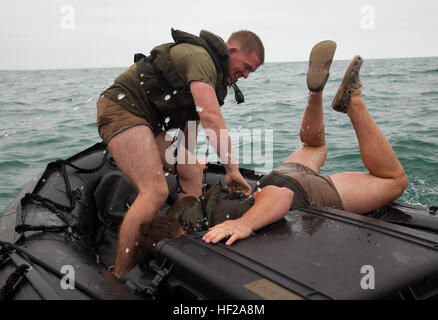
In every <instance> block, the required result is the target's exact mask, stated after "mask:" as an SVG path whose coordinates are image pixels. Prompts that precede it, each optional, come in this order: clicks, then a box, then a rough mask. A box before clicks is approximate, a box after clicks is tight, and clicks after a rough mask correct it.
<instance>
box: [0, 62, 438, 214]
mask: <svg viewBox="0 0 438 320" xmlns="http://www.w3.org/2000/svg"><path fill="white" fill-rule="evenodd" d="M365 58H366V57H365ZM347 64H348V61H334V62H333V65H332V68H331V75H330V78H329V81H328V83H327V85H326V88H325V91H324V92H325V93H324V100H323V103H324V116H325V128H326V140H327V146H328V150H329V152H328V157H327V160H326V164H325V166H324V168H323V170H322V174H331V173H336V172H341V171H365V168H364V166H363V165H362V162H361V160H360V155H359V148H358V144H357V140H356V137H355V134H354V131H353V128H352V126H351V123H350V121H349V119H348V117H347V116H345V115H343V114H339V113H337V112H335V111H333V110H332V109H331V101H332V99H333V97H334V94H335V93H336V90H337V88H338V86H339V84H340V81H341V79H342V76H343V74H344V71H345V68H346V66H347ZM124 69H125V68H108V69H77V70H38V71H0V213H1V212H3V210H4V209H5V208H6V207H7V205H8V204H9V203H10V202H11V201H12V200H13V199H14V198H15V197H16V196H17V195H18V194H19V192H20V190H21V189H22V188H23V187H24V186H25V185H26V184H27V183H28V182H29V181H30V180H31V179H32V178H33V176H35V175H36V174H38V173H40V172H42V171H43V170H44V169H45V167H46V165H47V163H48V162H50V161H54V160H56V159H62V158H67V157H69V156H71V155H73V154H75V153H78V152H79V151H81V150H83V149H85V148H87V147H89V146H91V145H92V144H94V143H96V142H99V141H100V137H99V135H98V133H97V129H96V107H95V105H96V100H97V98H98V97H99V95H100V93H101V92H102V90H103V89H105V88H106V87H107V86H108V85H109V84H110V83H112V81H113V80H114V78H115V77H116V76H117V75H118V74H120V73H121V72H122V71H123V70H124ZM306 72H307V62H287V63H267V64H266V65H264V66H262V67H260V68H259V70H258V71H257V72H256V73H254V74H252V75H251V76H250V77H249V78H248V79H246V80H239V86H240V88H241V90H242V92H243V93H244V95H245V100H246V102H245V103H244V104H241V105H237V104H236V102H235V101H234V97H233V96H234V94H233V92H232V90H230V91H229V95H228V97H227V100H226V103H225V105H224V106H223V107H222V112H223V115H224V118H225V120H226V122H227V125H228V128H229V129H232V130H234V132H236V134H237V137H238V138H239V135H240V134H242V132H246V133H248V132H249V134H250V136H251V137H252V138H251V140H250V141H248V139H245V138H242V139H237V140H236V139H233V140H234V141H235V142H236V143H235V144H234V150H236V149H237V148H239V154H240V158H239V162H240V166H241V167H247V168H255V169H259V168H260V166H261V164H263V163H264V167H265V168H267V169H269V166H271V167H272V166H276V165H278V164H279V163H281V161H282V160H283V159H284V158H286V157H287V156H288V155H289V154H291V153H292V152H293V151H294V150H296V149H297V148H298V147H299V145H300V140H299V128H300V122H301V117H302V115H303V111H304V107H305V105H306V99H307V87H306ZM361 79H362V83H363V85H364V87H363V93H364V97H365V100H366V102H367V105H368V109H369V110H370V112H371V114H372V116H373V117H374V119H375V121H376V123H377V124H378V125H379V126H380V128H381V129H382V131H383V132H384V134H385V135H386V136H387V137H388V139H389V141H390V143H391V144H392V146H393V148H394V150H395V152H396V154H397V156H398V157H399V159H400V162H401V163H402V165H403V167H404V169H405V171H406V173H407V175H408V179H409V186H408V188H407V190H406V191H405V193H404V194H403V196H402V197H401V198H400V199H399V200H400V201H402V202H407V203H410V204H416V205H422V206H427V207H428V206H433V205H438V112H437V110H438V57H435V58H412V59H382V60H366V59H365V62H364V65H363V67H362V70H361ZM257 132H260V134H261V139H259V140H260V141H259V142H258V141H255V140H257V139H256V138H255V137H256V136H257ZM242 135H243V136H244V134H242ZM271 136H272V139H270V137H271ZM266 139H267V140H266ZM199 146H200V147H199V151H200V152H199V153H200V156H203V155H204V153H205V150H206V145H205V140H204V138H203V135H202V133H201V134H200V137H199ZM251 146H252V147H253V151H252V152H251ZM248 148H249V149H248ZM257 148H258V149H257ZM254 149H257V150H261V152H255V151H254ZM248 150H249V153H250V154H251V156H250V157H249V158H248V156H247V155H248V152H247V151H248ZM212 153H214V152H213V150H212V148H210V152H209V154H210V155H212ZM268 158H271V160H269V161H268V160H266V159H268ZM212 160H214V157H212Z"/></svg>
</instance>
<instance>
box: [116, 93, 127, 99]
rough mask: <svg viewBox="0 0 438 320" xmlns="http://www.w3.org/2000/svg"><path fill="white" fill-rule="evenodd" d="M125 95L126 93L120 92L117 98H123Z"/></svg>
mask: <svg viewBox="0 0 438 320" xmlns="http://www.w3.org/2000/svg"><path fill="white" fill-rule="evenodd" d="M124 97H125V94H124V93H119V95H118V96H117V99H119V100H122V99H123V98H124Z"/></svg>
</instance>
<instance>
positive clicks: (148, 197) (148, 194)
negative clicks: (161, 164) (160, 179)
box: [136, 182, 169, 210]
mask: <svg viewBox="0 0 438 320" xmlns="http://www.w3.org/2000/svg"><path fill="white" fill-rule="evenodd" d="M168 196H169V188H168V187H167V184H166V182H164V183H157V184H154V185H153V188H145V189H143V190H139V192H138V196H137V199H136V201H137V200H138V201H141V202H143V203H145V205H147V206H152V207H153V208H155V209H156V210H158V209H159V208H160V207H161V206H162V205H163V204H164V203H165V202H166V200H167V197H168Z"/></svg>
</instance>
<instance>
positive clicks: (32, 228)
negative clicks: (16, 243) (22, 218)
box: [15, 224, 69, 233]
mask: <svg viewBox="0 0 438 320" xmlns="http://www.w3.org/2000/svg"><path fill="white" fill-rule="evenodd" d="M68 228H69V226H44V225H41V226H32V225H28V224H20V225H18V226H16V227H15V232H17V233H23V232H26V231H44V232H60V231H65V230H66V229H68Z"/></svg>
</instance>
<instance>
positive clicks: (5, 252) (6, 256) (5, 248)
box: [0, 246, 11, 268]
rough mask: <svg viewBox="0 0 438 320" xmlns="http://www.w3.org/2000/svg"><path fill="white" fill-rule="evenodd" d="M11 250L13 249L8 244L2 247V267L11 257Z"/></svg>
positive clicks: (0, 263) (0, 256)
mask: <svg viewBox="0 0 438 320" xmlns="http://www.w3.org/2000/svg"><path fill="white" fill-rule="evenodd" d="M10 251H11V250H10V249H9V248H8V246H3V247H2V248H1V249H0V268H2V267H3V266H4V265H5V264H6V263H8V261H9V260H10V259H11V257H10V256H9V253H10Z"/></svg>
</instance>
